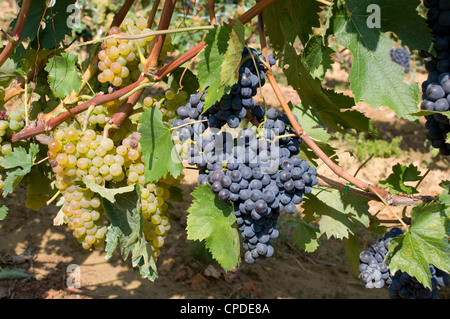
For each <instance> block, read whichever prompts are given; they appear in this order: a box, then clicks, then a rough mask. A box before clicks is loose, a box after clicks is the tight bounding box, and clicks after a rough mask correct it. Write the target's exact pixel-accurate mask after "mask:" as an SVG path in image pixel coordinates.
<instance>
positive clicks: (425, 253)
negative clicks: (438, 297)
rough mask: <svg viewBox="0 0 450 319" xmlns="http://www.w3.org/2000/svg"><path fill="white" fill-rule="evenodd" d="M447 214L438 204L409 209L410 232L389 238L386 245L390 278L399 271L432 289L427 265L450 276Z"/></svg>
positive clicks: (445, 208) (449, 217) (448, 217)
mask: <svg viewBox="0 0 450 319" xmlns="http://www.w3.org/2000/svg"><path fill="white" fill-rule="evenodd" d="M448 211H449V209H448V206H445V205H442V204H438V203H432V204H428V205H425V206H424V205H422V204H420V205H417V206H416V207H414V208H413V209H412V211H411V220H412V222H411V227H410V229H409V231H408V232H406V233H405V234H403V235H400V236H399V237H396V238H392V239H391V242H390V244H389V255H388V257H387V258H388V259H387V260H388V261H389V268H390V269H391V273H392V274H395V272H397V271H398V270H401V271H403V272H407V273H408V274H409V275H410V276H413V277H416V279H417V280H418V281H419V282H420V283H421V284H422V285H424V286H425V287H427V288H431V273H430V270H429V268H428V265H429V264H432V265H434V266H435V267H436V268H438V269H440V270H443V271H446V272H450V254H449V243H448V236H449V230H448V229H447V227H448V226H447V225H448V223H449V221H450V216H449V212H448Z"/></svg>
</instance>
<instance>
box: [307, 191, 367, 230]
mask: <svg viewBox="0 0 450 319" xmlns="http://www.w3.org/2000/svg"><path fill="white" fill-rule="evenodd" d="M305 197H306V199H305V202H304V204H303V205H302V207H303V208H304V212H305V220H307V221H308V220H309V221H312V220H315V219H319V221H318V223H319V229H320V234H326V235H327V237H328V238H331V237H335V238H338V239H342V238H348V237H349V235H350V234H354V233H355V227H356V226H358V227H365V228H367V227H368V226H369V214H368V211H369V205H368V201H369V200H368V199H366V198H362V197H358V196H351V195H348V194H343V193H341V192H340V191H338V190H336V189H323V188H314V189H313V191H312V193H311V194H308V195H306V196H305Z"/></svg>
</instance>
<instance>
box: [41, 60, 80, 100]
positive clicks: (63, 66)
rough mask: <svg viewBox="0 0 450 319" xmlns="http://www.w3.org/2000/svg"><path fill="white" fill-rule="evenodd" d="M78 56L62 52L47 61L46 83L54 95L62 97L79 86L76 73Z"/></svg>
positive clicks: (68, 94)
mask: <svg viewBox="0 0 450 319" xmlns="http://www.w3.org/2000/svg"><path fill="white" fill-rule="evenodd" d="M77 61H78V56H77V55H75V54H72V53H62V54H61V55H60V56H55V57H53V58H51V59H49V61H48V62H47V65H46V66H45V70H46V71H47V72H48V84H49V85H50V88H51V89H52V91H53V94H55V96H57V97H59V98H60V99H64V98H66V97H68V96H70V95H71V94H72V92H73V91H75V92H77V91H78V90H79V89H80V88H81V82H82V81H81V76H80V75H79V74H78V67H77Z"/></svg>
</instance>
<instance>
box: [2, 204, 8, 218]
mask: <svg viewBox="0 0 450 319" xmlns="http://www.w3.org/2000/svg"><path fill="white" fill-rule="evenodd" d="M7 214H8V207H7V206H0V220H4V219H5V217H6V215H7Z"/></svg>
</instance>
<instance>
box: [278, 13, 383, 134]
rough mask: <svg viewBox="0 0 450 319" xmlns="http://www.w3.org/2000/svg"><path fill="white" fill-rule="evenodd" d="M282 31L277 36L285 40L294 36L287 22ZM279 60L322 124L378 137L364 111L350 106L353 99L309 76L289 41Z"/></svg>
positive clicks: (303, 101) (300, 57) (285, 72)
mask: <svg viewBox="0 0 450 319" xmlns="http://www.w3.org/2000/svg"><path fill="white" fill-rule="evenodd" d="M281 30H282V32H283V33H282V34H280V35H279V37H283V38H284V39H286V40H288V39H292V38H293V35H292V32H293V30H292V26H290V25H289V23H288V21H283V23H282V27H281ZM280 60H281V62H280V63H281V64H283V72H284V75H285V76H286V78H287V81H288V83H289V85H291V86H292V87H293V88H294V89H295V90H296V91H297V93H298V95H299V97H300V99H301V101H302V105H304V106H308V107H311V108H312V109H313V110H314V112H315V113H317V114H318V115H319V116H320V119H321V120H322V121H323V122H324V123H326V124H328V125H329V126H330V127H331V128H333V129H334V130H337V131H343V130H345V129H355V130H357V131H358V132H361V131H362V132H369V133H370V134H371V135H372V136H379V133H378V131H377V129H376V128H375V126H374V125H373V124H372V123H371V122H370V120H369V119H368V118H367V117H366V116H364V114H362V113H360V112H359V111H357V110H354V109H352V107H353V106H354V105H355V102H354V99H353V98H351V97H350V96H347V95H344V94H341V93H337V92H335V91H333V90H329V89H325V88H323V87H322V83H321V81H320V79H318V78H315V77H313V76H312V75H311V73H310V70H309V68H308V66H307V65H306V63H305V61H304V56H303V55H302V54H300V55H299V54H297V51H296V50H295V48H294V47H293V44H292V43H288V42H286V43H285V46H284V48H283V55H282V56H281V57H280ZM300 124H301V123H300Z"/></svg>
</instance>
